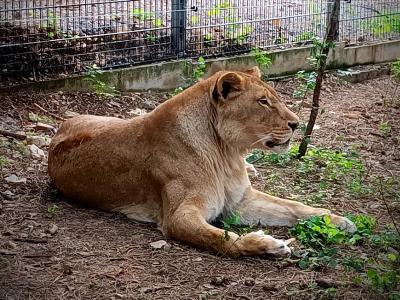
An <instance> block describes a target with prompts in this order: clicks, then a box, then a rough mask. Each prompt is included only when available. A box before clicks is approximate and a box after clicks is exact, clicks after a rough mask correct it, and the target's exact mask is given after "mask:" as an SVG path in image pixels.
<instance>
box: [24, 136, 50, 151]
mask: <svg viewBox="0 0 400 300" xmlns="http://www.w3.org/2000/svg"><path fill="white" fill-rule="evenodd" d="M50 141H51V140H50V138H47V137H44V136H40V135H28V137H27V138H26V142H27V143H28V145H36V146H38V147H39V148H40V147H43V146H49V145H50Z"/></svg>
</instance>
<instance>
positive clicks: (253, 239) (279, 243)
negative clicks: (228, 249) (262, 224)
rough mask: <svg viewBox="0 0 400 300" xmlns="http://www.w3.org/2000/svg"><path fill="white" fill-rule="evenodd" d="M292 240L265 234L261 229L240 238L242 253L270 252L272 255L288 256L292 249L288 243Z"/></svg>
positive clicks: (257, 253) (260, 253) (259, 253)
mask: <svg viewBox="0 0 400 300" xmlns="http://www.w3.org/2000/svg"><path fill="white" fill-rule="evenodd" d="M292 241H293V240H292V239H291V240H287V241H284V240H278V239H275V238H274V237H272V236H270V235H265V234H264V232H263V231H262V230H259V231H255V232H251V233H248V234H246V235H245V236H244V237H243V238H242V239H241V245H242V247H241V248H242V254H243V255H262V254H271V255H274V256H279V257H282V256H289V255H290V254H291V253H292V250H291V249H290V248H289V247H288V245H289V244H290V243H291V242H292Z"/></svg>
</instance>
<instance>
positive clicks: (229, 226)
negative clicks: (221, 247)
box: [221, 211, 253, 237]
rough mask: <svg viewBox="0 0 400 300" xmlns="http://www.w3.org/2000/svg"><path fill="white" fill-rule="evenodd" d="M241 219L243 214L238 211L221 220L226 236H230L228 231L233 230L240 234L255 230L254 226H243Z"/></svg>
mask: <svg viewBox="0 0 400 300" xmlns="http://www.w3.org/2000/svg"><path fill="white" fill-rule="evenodd" d="M240 220H241V215H240V212H238V211H236V212H233V213H231V214H230V215H228V216H226V217H224V218H223V219H222V220H221V223H222V228H223V229H224V230H225V236H228V237H229V235H228V234H227V231H233V232H235V233H237V234H239V235H244V234H247V233H249V232H251V231H253V227H252V226H243V225H241V222H240Z"/></svg>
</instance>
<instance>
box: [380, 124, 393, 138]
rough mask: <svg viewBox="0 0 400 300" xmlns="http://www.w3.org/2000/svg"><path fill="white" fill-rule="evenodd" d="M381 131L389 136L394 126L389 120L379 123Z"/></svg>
mask: <svg viewBox="0 0 400 300" xmlns="http://www.w3.org/2000/svg"><path fill="white" fill-rule="evenodd" d="M379 131H380V132H381V134H382V135H383V137H385V138H387V137H389V136H390V134H391V132H392V126H390V124H389V123H388V122H381V123H379Z"/></svg>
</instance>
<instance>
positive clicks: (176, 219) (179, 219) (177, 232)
mask: <svg viewBox="0 0 400 300" xmlns="http://www.w3.org/2000/svg"><path fill="white" fill-rule="evenodd" d="M169 190H170V192H168V188H166V192H165V194H164V201H165V203H164V208H165V210H164V214H163V215H164V216H163V220H162V223H161V224H160V227H161V230H162V232H163V233H164V234H165V235H166V236H169V237H171V238H174V239H177V240H180V241H182V242H185V243H188V244H191V245H194V246H196V247H199V248H203V249H208V250H212V251H214V252H217V253H218V254H220V255H224V256H231V257H239V256H253V255H263V254H272V255H276V256H285V255H288V254H290V253H291V250H290V248H289V247H288V246H287V245H288V243H289V242H290V241H283V240H279V239H275V238H273V237H272V236H269V235H265V234H264V232H263V231H258V232H251V233H249V234H246V235H244V236H239V235H237V234H236V233H234V232H229V231H226V230H223V229H220V228H216V227H214V226H212V225H210V224H209V223H207V221H206V219H205V218H204V209H207V208H206V207H205V206H204V203H206V201H204V199H202V198H201V197H199V196H192V197H187V194H186V193H184V194H183V195H185V196H184V197H182V198H179V191H180V190H182V189H180V187H179V186H177V185H175V186H173V187H171V188H169ZM175 204H176V206H175Z"/></svg>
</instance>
